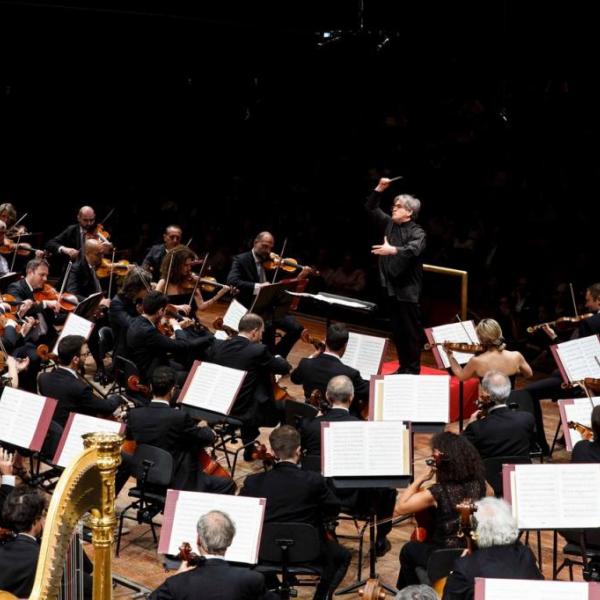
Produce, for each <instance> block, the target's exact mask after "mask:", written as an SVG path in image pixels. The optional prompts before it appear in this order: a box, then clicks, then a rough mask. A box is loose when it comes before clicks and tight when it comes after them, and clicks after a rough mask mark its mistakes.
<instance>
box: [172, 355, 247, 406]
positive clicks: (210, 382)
mask: <svg viewBox="0 0 600 600" xmlns="http://www.w3.org/2000/svg"><path fill="white" fill-rule="evenodd" d="M245 376H246V371H240V369H232V368H231V367H223V366H221V365H215V364H213V363H209V362H203V363H201V364H200V365H199V366H198V368H197V369H196V370H195V371H192V372H190V374H189V375H188V377H191V378H192V379H191V381H190V383H189V385H188V383H187V382H186V387H185V388H184V395H183V397H182V399H181V403H182V404H189V405H190V406H197V407H198V408H205V409H207V410H212V411H214V412H218V413H222V414H225V415H226V414H229V410H230V409H231V406H232V405H233V403H234V402H235V398H236V396H237V393H238V390H239V389H240V386H241V385H242V381H243V380H244V377H245Z"/></svg>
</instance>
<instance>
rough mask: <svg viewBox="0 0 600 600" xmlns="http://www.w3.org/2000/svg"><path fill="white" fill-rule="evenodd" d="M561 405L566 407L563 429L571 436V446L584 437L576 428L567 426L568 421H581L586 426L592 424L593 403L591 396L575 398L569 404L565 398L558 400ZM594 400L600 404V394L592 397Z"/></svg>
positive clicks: (595, 403) (596, 404)
mask: <svg viewBox="0 0 600 600" xmlns="http://www.w3.org/2000/svg"><path fill="white" fill-rule="evenodd" d="M558 402H559V403H560V405H561V406H562V407H563V408H564V412H565V417H566V423H563V425H564V427H563V430H564V431H565V432H567V434H568V435H569V437H570V438H571V448H572V447H573V446H574V445H575V444H576V443H577V442H579V441H580V440H582V439H583V438H582V437H581V434H580V433H579V432H578V431H576V430H575V429H569V428H568V427H567V423H568V422H569V421H576V422H577V423H581V424H582V425H585V426H586V427H591V426H592V405H591V404H590V399H589V398H574V399H573V401H572V402H573V403H572V404H571V402H569V403H568V404H567V403H566V402H564V400H559V401H558ZM592 402H593V404H594V406H598V405H599V404H600V396H594V397H592Z"/></svg>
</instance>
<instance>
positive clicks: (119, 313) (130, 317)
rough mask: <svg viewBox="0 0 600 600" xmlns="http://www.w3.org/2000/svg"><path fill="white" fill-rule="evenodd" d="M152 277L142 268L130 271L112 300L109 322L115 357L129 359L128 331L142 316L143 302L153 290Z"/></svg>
mask: <svg viewBox="0 0 600 600" xmlns="http://www.w3.org/2000/svg"><path fill="white" fill-rule="evenodd" d="M151 281H152V275H151V274H150V273H149V272H148V271H146V270H144V269H140V268H134V269H133V270H131V271H129V273H127V275H126V276H125V279H124V281H123V286H122V287H121V289H120V290H119V291H118V292H117V294H116V295H115V296H114V298H112V299H111V303H110V307H109V309H108V320H109V322H110V326H111V329H112V332H113V339H114V341H115V345H114V351H113V355H114V356H124V357H126V358H127V356H128V350H127V330H128V329H129V326H130V325H131V324H132V323H133V321H134V320H135V319H136V318H137V317H139V316H140V315H141V314H142V301H143V299H144V297H145V296H146V294H147V293H148V292H149V291H151V290H152V288H151V287H150V282H151Z"/></svg>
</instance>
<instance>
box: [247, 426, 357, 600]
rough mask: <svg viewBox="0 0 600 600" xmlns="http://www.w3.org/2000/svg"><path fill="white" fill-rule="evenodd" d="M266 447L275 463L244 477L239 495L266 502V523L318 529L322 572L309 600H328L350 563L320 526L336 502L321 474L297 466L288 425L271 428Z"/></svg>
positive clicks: (296, 446)
mask: <svg viewBox="0 0 600 600" xmlns="http://www.w3.org/2000/svg"><path fill="white" fill-rule="evenodd" d="M269 444H270V446H271V449H272V451H273V452H274V454H275V456H276V458H277V460H278V462H277V463H276V464H275V466H274V467H273V470H271V471H268V472H266V473H256V474H254V475H249V476H248V477H246V480H245V482H244V487H243V488H242V489H241V491H240V496H252V497H254V498H266V499H267V505H266V508H265V522H266V523H285V522H287V523H308V524H309V525H312V526H313V527H316V528H317V529H318V530H319V532H320V536H321V557H320V559H319V564H321V565H322V566H324V573H323V576H322V577H321V581H320V582H319V585H318V586H317V589H316V591H315V595H314V598H313V600H321V599H325V598H329V597H330V596H329V595H328V594H333V592H334V591H335V589H336V588H337V587H338V585H339V584H340V583H341V581H342V579H343V578H344V575H345V574H346V571H347V569H348V565H349V564H350V552H348V550H346V549H345V548H344V547H342V546H340V545H339V544H338V543H337V542H334V541H332V540H330V539H327V538H326V536H325V529H324V523H325V521H327V520H331V519H333V518H335V517H336V515H337V514H338V512H339V509H340V502H339V500H338V499H337V498H336V497H335V495H334V494H333V492H331V490H330V489H329V486H328V485H327V482H326V481H325V478H324V477H323V476H322V475H321V474H319V473H316V472H314V471H305V470H303V469H301V468H300V467H299V464H298V463H299V461H300V457H301V455H302V453H301V449H300V434H299V433H298V431H296V429H294V428H293V427H290V426H289V425H283V426H282V427H278V428H276V429H274V430H273V431H272V432H271V435H270V436H269Z"/></svg>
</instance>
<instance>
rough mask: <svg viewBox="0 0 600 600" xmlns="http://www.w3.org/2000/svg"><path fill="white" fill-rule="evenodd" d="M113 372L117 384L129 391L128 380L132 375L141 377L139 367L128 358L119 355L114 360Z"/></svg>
mask: <svg viewBox="0 0 600 600" xmlns="http://www.w3.org/2000/svg"><path fill="white" fill-rule="evenodd" d="M113 371H114V377H115V380H116V381H117V383H118V384H119V385H121V386H123V387H124V388H125V389H127V378H128V377H130V376H131V375H137V377H140V378H141V376H140V370H139V369H138V368H137V365H136V364H135V363H134V362H133V361H132V360H129V359H128V358H125V357H124V356H121V355H120V354H117V356H115V357H114V359H113Z"/></svg>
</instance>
